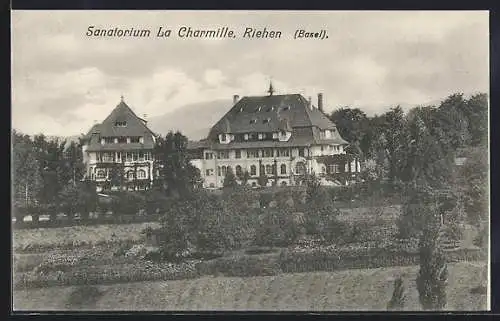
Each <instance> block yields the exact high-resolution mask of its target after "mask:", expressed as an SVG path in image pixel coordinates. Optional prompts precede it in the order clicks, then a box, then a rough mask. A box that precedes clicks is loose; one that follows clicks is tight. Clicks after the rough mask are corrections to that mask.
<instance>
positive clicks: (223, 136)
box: [220, 134, 227, 142]
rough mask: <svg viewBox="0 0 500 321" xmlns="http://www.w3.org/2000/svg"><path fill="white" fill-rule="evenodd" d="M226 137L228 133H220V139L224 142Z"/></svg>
mask: <svg viewBox="0 0 500 321" xmlns="http://www.w3.org/2000/svg"><path fill="white" fill-rule="evenodd" d="M226 139H227V135H226V134H222V135H220V140H222V141H223V142H225V141H226Z"/></svg>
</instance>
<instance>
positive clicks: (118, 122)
mask: <svg viewBox="0 0 500 321" xmlns="http://www.w3.org/2000/svg"><path fill="white" fill-rule="evenodd" d="M115 126H116V127H127V122H126V121H117V122H115Z"/></svg>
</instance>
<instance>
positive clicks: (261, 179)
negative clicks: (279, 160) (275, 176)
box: [257, 169, 269, 187]
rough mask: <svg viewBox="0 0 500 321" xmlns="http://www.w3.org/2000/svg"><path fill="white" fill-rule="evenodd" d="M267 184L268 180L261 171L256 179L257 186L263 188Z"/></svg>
mask: <svg viewBox="0 0 500 321" xmlns="http://www.w3.org/2000/svg"><path fill="white" fill-rule="evenodd" d="M268 182H269V178H268V177H267V175H266V173H264V171H263V170H262V169H261V171H260V175H259V177H258V178H257V183H258V184H259V186H262V187H265V186H267V183H268Z"/></svg>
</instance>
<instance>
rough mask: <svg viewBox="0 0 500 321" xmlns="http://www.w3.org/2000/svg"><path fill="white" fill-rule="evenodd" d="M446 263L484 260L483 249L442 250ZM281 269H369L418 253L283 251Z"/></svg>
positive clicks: (414, 259)
mask: <svg viewBox="0 0 500 321" xmlns="http://www.w3.org/2000/svg"><path fill="white" fill-rule="evenodd" d="M445 255H446V257H447V261H448V262H463V261H466V262H467V261H477V260H484V259H485V258H486V257H485V256H486V255H485V253H484V251H481V250H479V249H458V250H451V251H445ZM280 264H281V269H282V271H283V272H285V273H299V272H311V271H335V270H344V269H372V268H380V267H392V266H409V265H418V264H419V253H418V252H416V251H401V250H390V249H383V248H380V249H366V248H365V249H362V248H361V249H358V250H355V251H352V250H338V249H320V250H314V251H302V252H298V251H293V250H284V251H283V252H282V253H281V255H280Z"/></svg>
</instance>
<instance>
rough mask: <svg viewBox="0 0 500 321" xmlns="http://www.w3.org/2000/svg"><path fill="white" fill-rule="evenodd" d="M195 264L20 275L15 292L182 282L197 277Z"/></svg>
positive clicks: (123, 266) (97, 267) (118, 267)
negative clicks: (75, 286)
mask: <svg viewBox="0 0 500 321" xmlns="http://www.w3.org/2000/svg"><path fill="white" fill-rule="evenodd" d="M197 276H198V274H197V271H196V269H195V267H194V264H192V263H191V264H190V263H182V264H179V265H173V264H155V265H149V266H147V267H146V266H144V264H122V265H99V266H88V267H85V268H81V269H79V270H76V271H73V272H67V273H65V272H61V271H54V272H50V273H47V274H44V275H40V274H36V273H34V272H30V273H19V274H16V275H15V277H14V289H24V288H42V287H50V286H69V285H102V284H115V283H128V282H145V281H167V280H181V279H190V278H195V277H197Z"/></svg>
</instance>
